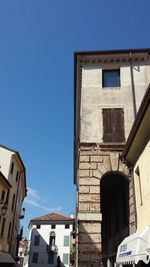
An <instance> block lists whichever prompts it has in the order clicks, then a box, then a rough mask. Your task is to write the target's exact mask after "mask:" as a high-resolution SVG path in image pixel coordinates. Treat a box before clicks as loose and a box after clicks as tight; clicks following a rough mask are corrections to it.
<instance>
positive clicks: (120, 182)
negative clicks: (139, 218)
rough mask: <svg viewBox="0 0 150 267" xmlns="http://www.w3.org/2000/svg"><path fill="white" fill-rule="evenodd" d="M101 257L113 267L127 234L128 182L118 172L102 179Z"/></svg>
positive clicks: (105, 263) (108, 174)
mask: <svg viewBox="0 0 150 267" xmlns="http://www.w3.org/2000/svg"><path fill="white" fill-rule="evenodd" d="M100 188H101V212H102V257H103V263H104V266H106V265H107V262H108V261H109V262H110V265H111V266H113V265H114V262H115V257H116V252H117V247H118V245H119V244H120V243H121V241H122V240H123V239H124V237H125V236H127V235H128V234H129V181H128V178H127V177H126V176H124V175H123V174H122V173H118V172H110V173H107V174H105V175H104V176H103V177H102V180H101V184H100Z"/></svg>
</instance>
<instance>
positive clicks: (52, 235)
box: [49, 232, 56, 246]
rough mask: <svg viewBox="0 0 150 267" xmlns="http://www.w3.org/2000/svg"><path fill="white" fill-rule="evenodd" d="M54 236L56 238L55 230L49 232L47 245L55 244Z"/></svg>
mask: <svg viewBox="0 0 150 267" xmlns="http://www.w3.org/2000/svg"><path fill="white" fill-rule="evenodd" d="M55 238H56V235H55V232H51V233H50V236H49V245H50V246H55Z"/></svg>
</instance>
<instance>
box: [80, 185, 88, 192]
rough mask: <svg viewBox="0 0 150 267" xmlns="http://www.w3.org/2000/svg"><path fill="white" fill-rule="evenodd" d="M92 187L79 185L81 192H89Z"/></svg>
mask: <svg viewBox="0 0 150 267" xmlns="http://www.w3.org/2000/svg"><path fill="white" fill-rule="evenodd" d="M89 192H90V187H89V186H84V185H83V186H79V193H89Z"/></svg>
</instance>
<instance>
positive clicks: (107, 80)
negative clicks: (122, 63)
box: [102, 70, 120, 87]
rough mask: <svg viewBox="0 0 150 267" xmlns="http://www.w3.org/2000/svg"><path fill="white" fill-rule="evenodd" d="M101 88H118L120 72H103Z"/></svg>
mask: <svg viewBox="0 0 150 267" xmlns="http://www.w3.org/2000/svg"><path fill="white" fill-rule="evenodd" d="M102 86H103V87H120V70H103V71H102Z"/></svg>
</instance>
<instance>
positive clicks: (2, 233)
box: [0, 218, 6, 237]
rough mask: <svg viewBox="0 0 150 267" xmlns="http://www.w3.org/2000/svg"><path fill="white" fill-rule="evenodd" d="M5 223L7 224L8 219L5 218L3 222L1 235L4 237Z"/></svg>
mask: <svg viewBox="0 0 150 267" xmlns="http://www.w3.org/2000/svg"><path fill="white" fill-rule="evenodd" d="M5 224H6V219H5V218H3V222H2V228H1V235H0V236H1V237H3V235H4V231H5Z"/></svg>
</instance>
